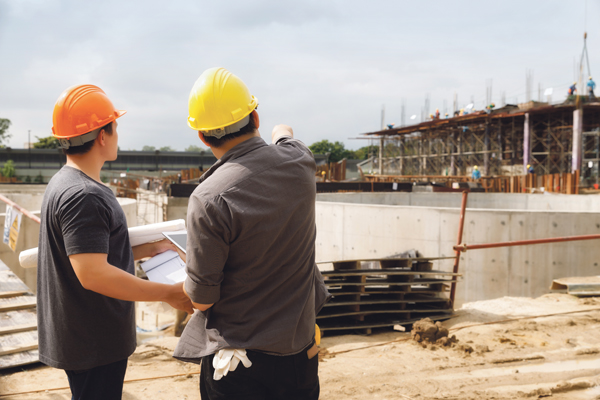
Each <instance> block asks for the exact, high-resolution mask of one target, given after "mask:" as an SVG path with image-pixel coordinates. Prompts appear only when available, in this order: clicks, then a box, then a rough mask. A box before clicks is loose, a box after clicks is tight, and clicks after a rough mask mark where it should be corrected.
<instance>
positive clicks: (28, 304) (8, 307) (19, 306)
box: [0, 297, 37, 312]
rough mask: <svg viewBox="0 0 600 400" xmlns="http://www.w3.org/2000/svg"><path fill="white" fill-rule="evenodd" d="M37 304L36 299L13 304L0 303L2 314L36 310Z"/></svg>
mask: <svg viewBox="0 0 600 400" xmlns="http://www.w3.org/2000/svg"><path fill="white" fill-rule="evenodd" d="M36 306H37V303H36V301H35V297H33V299H32V300H29V301H20V302H11V303H4V304H3V303H0V312H6V311H14V310H25V309H28V308H35V307H36Z"/></svg>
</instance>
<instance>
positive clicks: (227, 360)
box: [213, 349, 252, 381]
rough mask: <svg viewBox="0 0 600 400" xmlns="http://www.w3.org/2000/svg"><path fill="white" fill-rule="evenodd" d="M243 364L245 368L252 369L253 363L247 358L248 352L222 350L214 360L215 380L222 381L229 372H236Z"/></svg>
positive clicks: (242, 350)
mask: <svg viewBox="0 0 600 400" xmlns="http://www.w3.org/2000/svg"><path fill="white" fill-rule="evenodd" d="M240 361H241V362H242V364H244V367H246V368H250V367H251V366H252V362H251V361H250V360H249V359H248V357H247V356H246V350H244V349H221V350H219V352H218V353H217V354H215V357H214V358H213V367H214V369H215V373H214V374H213V379H214V380H215V381H218V380H220V379H221V378H222V377H224V376H226V375H227V373H228V372H229V371H235V369H236V368H237V366H238V364H239V363H240Z"/></svg>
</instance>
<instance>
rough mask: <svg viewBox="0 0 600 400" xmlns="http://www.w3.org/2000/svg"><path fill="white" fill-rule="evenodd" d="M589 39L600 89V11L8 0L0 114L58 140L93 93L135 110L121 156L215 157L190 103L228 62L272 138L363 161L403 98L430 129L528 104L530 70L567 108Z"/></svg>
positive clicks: (551, 1) (554, 1)
mask: <svg viewBox="0 0 600 400" xmlns="http://www.w3.org/2000/svg"><path fill="white" fill-rule="evenodd" d="M586 9H587V13H586ZM586 14H587V17H586ZM585 30H587V32H588V40H587V47H588V51H589V61H590V66H591V73H592V75H594V73H597V74H598V76H597V78H599V79H598V80H597V81H598V83H599V85H600V51H599V50H600V0H587V6H586V1H585V0H570V1H563V0H536V1H496V2H487V1H486V2H483V1H458V0H455V1H400V0H396V1H377V0H372V1H364V0H362V1H358V0H356V1H355V0H345V1H342V0H337V1H327V0H316V1H313V0H304V1H302V0H296V1H284V0H279V1H275V0H252V1H241V0H240V1H226V0H222V1H198V0H196V1H192V0H170V1H156V0H145V1H124V0H119V1H114V0H102V1H96V2H89V1H81V0H0V118H8V119H10V120H11V121H12V126H11V128H10V133H11V134H12V138H11V140H10V143H9V145H10V146H11V147H14V148H22V147H24V145H25V143H26V142H27V131H28V130H31V138H32V141H34V138H35V136H38V137H45V136H49V135H51V127H52V109H53V107H54V103H55V102H56V99H57V98H58V96H59V95H60V93H61V92H62V91H63V90H64V89H66V88H67V87H69V86H72V85H75V84H83V83H91V84H95V85H98V86H100V87H101V88H102V89H104V91H106V93H107V94H108V95H109V97H110V98H111V99H112V101H113V103H114V104H115V106H116V107H117V108H120V109H126V110H127V111H128V113H127V114H126V115H125V116H123V117H122V118H121V119H119V141H120V147H121V149H122V150H129V149H131V150H141V148H142V146H144V145H150V146H155V147H157V148H158V147H162V146H171V147H172V148H174V149H176V150H184V149H185V148H186V147H187V146H189V145H191V144H194V145H198V146H201V143H200V141H199V139H198V137H197V135H196V133H195V132H194V131H192V130H191V129H190V128H189V127H188V126H187V100H188V96H189V92H190V89H191V88H192V85H193V84H194V82H195V81H196V79H197V78H198V76H200V74H201V73H202V71H204V70H205V69H207V68H210V67H215V66H220V67H225V68H227V69H229V70H230V71H231V72H232V73H234V74H235V75H237V76H239V77H240V78H241V79H242V80H244V81H245V82H246V84H247V85H248V87H249V88H250V91H251V92H252V94H253V95H254V96H256V97H257V98H258V100H259V103H260V106H259V109H258V112H259V114H260V117H261V128H260V131H261V134H262V136H263V138H265V140H267V141H270V133H271V129H272V127H273V126H274V125H275V124H278V123H286V124H289V125H291V126H292V127H293V128H294V131H295V135H296V137H297V138H299V139H301V140H303V141H304V142H305V143H307V144H312V143H314V142H316V141H319V140H322V139H328V140H330V141H342V142H344V144H345V145H346V148H351V149H356V148H359V147H361V146H364V145H367V144H368V141H366V140H353V139H351V138H355V137H358V136H359V135H360V134H362V133H365V132H372V131H376V130H379V128H380V125H381V109H382V105H385V109H386V112H385V115H386V118H385V119H386V122H387V123H392V122H394V123H396V124H399V123H400V118H401V105H402V102H403V101H404V102H405V104H406V111H405V114H406V119H407V122H413V121H410V119H409V118H410V116H411V115H417V118H416V120H415V121H414V122H417V121H418V120H419V119H420V117H421V112H422V109H423V107H424V104H425V99H426V97H427V96H429V98H430V104H431V106H430V111H431V112H433V110H435V108H439V109H440V111H441V112H442V113H443V112H444V102H446V107H447V109H448V111H451V110H450V109H451V108H452V103H453V97H454V94H455V93H456V94H457V96H458V103H459V108H460V107H464V106H465V105H466V104H468V103H470V102H471V98H473V99H474V100H475V106H476V108H479V109H481V108H483V107H484V106H485V99H486V86H487V85H488V83H489V82H490V80H491V82H492V96H493V97H492V99H493V101H494V102H495V103H496V104H499V103H501V97H502V94H503V93H504V94H505V98H506V101H507V102H509V103H514V102H516V101H518V102H523V101H524V100H525V95H526V85H525V82H526V78H525V76H526V71H527V70H531V71H533V72H532V73H533V88H534V90H533V93H532V95H533V98H534V99H537V98H538V87H539V84H540V83H541V84H542V88H543V89H546V88H549V87H552V88H553V89H554V91H553V96H552V97H553V98H552V99H553V101H557V100H561V99H563V98H564V97H565V96H566V90H567V87H568V86H569V85H570V84H571V83H572V82H573V80H574V74H575V72H574V70H575V67H574V63H575V62H576V61H577V62H578V61H579V58H580V56H581V52H582V49H583V32H584V31H585ZM586 69H587V68H586ZM586 74H587V72H586Z"/></svg>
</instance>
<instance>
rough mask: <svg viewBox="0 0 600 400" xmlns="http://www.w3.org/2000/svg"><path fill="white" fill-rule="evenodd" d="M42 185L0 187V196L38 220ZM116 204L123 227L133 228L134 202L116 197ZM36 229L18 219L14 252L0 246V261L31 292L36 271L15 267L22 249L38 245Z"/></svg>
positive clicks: (0, 220) (1, 216) (35, 225)
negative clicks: (18, 225) (17, 235)
mask: <svg viewBox="0 0 600 400" xmlns="http://www.w3.org/2000/svg"><path fill="white" fill-rule="evenodd" d="M45 189H46V186H45V185H0V193H2V195H4V196H5V197H8V199H9V200H12V201H14V202H15V203H17V204H18V205H20V206H21V207H23V208H25V209H26V210H28V211H32V212H33V213H34V214H35V215H37V216H38V217H39V215H40V214H39V210H40V208H41V205H42V198H43V196H44V191H45ZM117 200H118V201H119V204H120V205H121V207H122V208H123V211H124V212H125V217H126V218H127V226H128V227H133V226H136V221H137V217H136V214H137V208H136V201H135V200H133V199H126V198H117ZM3 204H4V203H1V202H0V211H1V212H0V227H2V229H3V227H4V218H5V216H6V214H5V212H4V211H5V208H4V207H5V206H4V205H3ZM39 231H40V226H39V224H38V223H37V222H34V221H32V220H31V219H29V218H27V217H25V216H24V217H23V219H22V220H21V229H20V230H19V239H18V240H17V249H16V251H15V252H13V251H12V250H11V249H10V247H8V245H6V244H4V243H0V260H2V261H3V262H4V263H5V264H6V265H7V266H8V267H9V268H10V269H11V270H12V271H13V272H14V273H15V274H16V275H17V276H18V277H19V278H20V279H21V280H22V281H23V282H25V284H26V285H27V286H28V287H29V288H30V289H31V290H32V291H33V292H35V290H36V284H37V270H36V268H27V269H25V268H21V266H20V265H19V253H20V252H21V251H23V250H27V249H31V248H33V247H37V246H38V237H39Z"/></svg>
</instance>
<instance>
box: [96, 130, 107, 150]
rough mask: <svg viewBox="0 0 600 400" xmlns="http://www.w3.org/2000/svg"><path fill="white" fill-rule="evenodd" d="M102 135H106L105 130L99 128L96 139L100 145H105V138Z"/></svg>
mask: <svg viewBox="0 0 600 400" xmlns="http://www.w3.org/2000/svg"><path fill="white" fill-rule="evenodd" d="M104 135H106V131H105V130H104V129H100V132H98V138H97V140H98V144H99V145H101V146H104V145H106V138H105V136H104Z"/></svg>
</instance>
